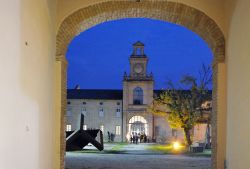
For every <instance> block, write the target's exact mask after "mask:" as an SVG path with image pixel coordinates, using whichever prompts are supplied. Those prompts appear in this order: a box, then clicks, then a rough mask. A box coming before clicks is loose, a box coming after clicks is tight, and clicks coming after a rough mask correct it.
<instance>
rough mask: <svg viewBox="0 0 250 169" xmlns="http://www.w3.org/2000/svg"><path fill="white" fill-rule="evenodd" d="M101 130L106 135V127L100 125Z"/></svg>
mask: <svg viewBox="0 0 250 169" xmlns="http://www.w3.org/2000/svg"><path fill="white" fill-rule="evenodd" d="M100 130H101V131H102V132H103V133H104V125H100Z"/></svg>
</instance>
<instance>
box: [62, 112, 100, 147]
mask: <svg viewBox="0 0 250 169" xmlns="http://www.w3.org/2000/svg"><path fill="white" fill-rule="evenodd" d="M83 125H84V115H83V114H81V121H80V129H79V130H76V131H73V132H66V151H76V150H82V149H83V148H84V147H85V146H86V145H88V144H89V143H91V144H92V145H93V146H95V147H96V148H97V149H98V150H99V151H102V150H103V148H104V146H103V133H102V131H101V130H100V129H95V130H83ZM98 134H99V137H98V138H99V140H96V138H97V136H98Z"/></svg>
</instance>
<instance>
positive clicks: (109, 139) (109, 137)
mask: <svg viewBox="0 0 250 169" xmlns="http://www.w3.org/2000/svg"><path fill="white" fill-rule="evenodd" d="M110 141H111V136H110V132H109V131H108V142H110Z"/></svg>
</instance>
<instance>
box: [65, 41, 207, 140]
mask: <svg viewBox="0 0 250 169" xmlns="http://www.w3.org/2000/svg"><path fill="white" fill-rule="evenodd" d="M129 62H130V72H129V73H126V72H125V73H124V75H123V89H122V90H100V89H99V90H97V89H92V90H91V89H80V87H79V86H76V88H75V89H68V90H67V91H68V92H67V113H66V117H65V118H66V131H72V130H78V129H79V128H80V126H79V125H80V123H79V121H80V116H81V114H83V115H84V125H83V129H85V130H87V129H90V130H91V129H100V130H102V131H103V135H104V141H109V137H110V136H109V135H111V134H113V135H114V141H115V142H130V141H131V138H132V137H134V136H138V137H140V136H141V137H143V138H144V137H145V138H146V139H141V141H143V142H158V143H170V142H172V141H176V140H178V141H181V142H183V141H184V134H183V131H182V130H181V129H172V128H171V127H170V125H169V124H168V122H167V114H166V115H156V114H154V113H152V112H151V111H150V105H151V104H152V102H153V99H154V97H158V96H159V95H160V94H161V93H162V92H163V90H154V78H153V73H148V72H149V70H148V66H147V65H148V62H149V58H148V56H147V55H146V54H145V52H144V44H143V43H142V42H140V41H138V42H136V43H134V44H133V51H132V54H131V56H130V57H129ZM208 107H211V105H210V106H208ZM207 114H208V116H210V115H211V109H210V111H208V113H207ZM207 119H208V118H207ZM208 129H210V124H207V121H202V122H201V123H199V124H198V125H196V126H195V127H194V129H193V132H192V133H193V138H194V142H202V143H205V142H207V141H208V140H207V137H208V136H209V137H210V135H211V134H210V131H211V130H208ZM208 132H209V133H208ZM139 140H140V139H139Z"/></svg>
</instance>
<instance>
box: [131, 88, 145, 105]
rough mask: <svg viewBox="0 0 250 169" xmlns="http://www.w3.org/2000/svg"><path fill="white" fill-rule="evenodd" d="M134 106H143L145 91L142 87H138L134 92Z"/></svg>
mask: <svg viewBox="0 0 250 169" xmlns="http://www.w3.org/2000/svg"><path fill="white" fill-rule="evenodd" d="M133 98H134V99H133V104H136V105H140V104H143V90H142V88H140V87H136V88H135V89H134V92H133Z"/></svg>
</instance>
